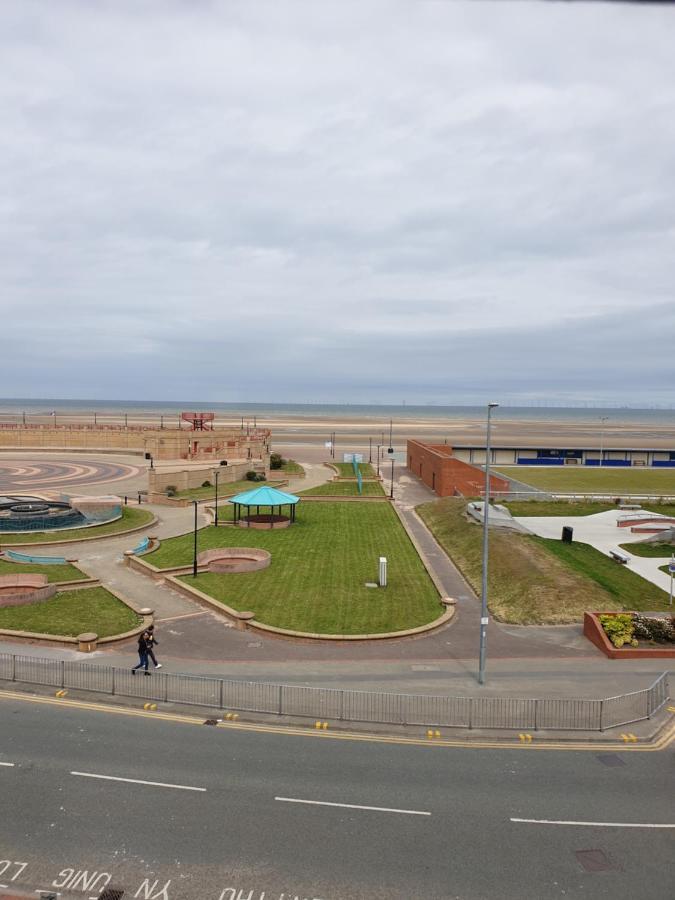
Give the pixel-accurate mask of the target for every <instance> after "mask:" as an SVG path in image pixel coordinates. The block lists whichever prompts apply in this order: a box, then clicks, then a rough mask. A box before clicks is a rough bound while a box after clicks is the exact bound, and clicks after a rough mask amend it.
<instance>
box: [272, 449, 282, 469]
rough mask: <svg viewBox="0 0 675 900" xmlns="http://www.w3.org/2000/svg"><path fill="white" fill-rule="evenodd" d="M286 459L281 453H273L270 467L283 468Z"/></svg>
mask: <svg viewBox="0 0 675 900" xmlns="http://www.w3.org/2000/svg"><path fill="white" fill-rule="evenodd" d="M284 462H285V459H284V458H283V457H282V455H281V453H272V454H270V469H281V468H283V465H284Z"/></svg>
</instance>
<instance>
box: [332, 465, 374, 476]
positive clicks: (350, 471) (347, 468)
mask: <svg viewBox="0 0 675 900" xmlns="http://www.w3.org/2000/svg"><path fill="white" fill-rule="evenodd" d="M330 465H331V466H333V467H334V468H336V469H337V470H338V473H339V475H340V478H356V474H355V472H354V466H353V465H352V464H351V463H350V462H348V463H346V462H341V463H339V462H332V463H330ZM356 465H357V466H358V469H359V472H360V473H361V478H375V477H376V476H375V469H374V468H373V467H372V465H371V464H370V463H357V464H356Z"/></svg>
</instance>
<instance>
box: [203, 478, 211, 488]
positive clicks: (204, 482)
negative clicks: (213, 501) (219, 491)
mask: <svg viewBox="0 0 675 900" xmlns="http://www.w3.org/2000/svg"><path fill="white" fill-rule="evenodd" d="M202 487H211V482H210V481H209V479H208V478H207V479H206V481H202Z"/></svg>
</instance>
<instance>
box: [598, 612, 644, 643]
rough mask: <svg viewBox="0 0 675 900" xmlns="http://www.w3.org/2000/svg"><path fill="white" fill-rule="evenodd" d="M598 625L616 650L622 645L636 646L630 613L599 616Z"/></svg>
mask: <svg viewBox="0 0 675 900" xmlns="http://www.w3.org/2000/svg"><path fill="white" fill-rule="evenodd" d="M600 624H601V625H602V627H603V629H604V631H605V634H606V635H607V637H608V638H609V639H610V641H611V642H612V643H613V644H614V646H615V647H616V648H617V649H619V648H620V647H623V645H624V644H630V645H631V646H633V647H635V646H637V641H635V635H634V624H633V614H632V613H621V614H619V615H616V616H600ZM633 641H635V643H633Z"/></svg>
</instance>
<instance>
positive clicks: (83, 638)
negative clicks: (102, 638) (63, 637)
mask: <svg viewBox="0 0 675 900" xmlns="http://www.w3.org/2000/svg"><path fill="white" fill-rule="evenodd" d="M97 641H98V635H97V634H94V632H93V631H85V632H84V634H78V636H77V649H78V650H79V651H80V653H93V652H94V650H96V646H97Z"/></svg>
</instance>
